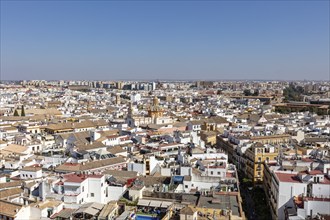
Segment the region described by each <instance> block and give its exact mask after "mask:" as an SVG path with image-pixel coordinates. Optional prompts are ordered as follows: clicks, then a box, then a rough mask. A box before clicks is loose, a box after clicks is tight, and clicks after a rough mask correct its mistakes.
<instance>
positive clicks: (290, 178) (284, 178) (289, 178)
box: [275, 172, 301, 183]
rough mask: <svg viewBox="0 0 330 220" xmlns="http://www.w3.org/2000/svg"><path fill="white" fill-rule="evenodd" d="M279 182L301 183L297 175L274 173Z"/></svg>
mask: <svg viewBox="0 0 330 220" xmlns="http://www.w3.org/2000/svg"><path fill="white" fill-rule="evenodd" d="M275 175H276V176H277V178H278V179H279V181H280V182H289V183H301V181H300V180H299V178H298V176H297V174H292V173H280V172H275Z"/></svg>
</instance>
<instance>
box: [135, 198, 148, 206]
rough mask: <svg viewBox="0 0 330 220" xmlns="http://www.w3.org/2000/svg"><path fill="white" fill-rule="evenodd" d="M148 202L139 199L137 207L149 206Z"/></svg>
mask: <svg viewBox="0 0 330 220" xmlns="http://www.w3.org/2000/svg"><path fill="white" fill-rule="evenodd" d="M149 203H150V200H145V199H140V200H139V202H138V204H137V205H138V206H149Z"/></svg>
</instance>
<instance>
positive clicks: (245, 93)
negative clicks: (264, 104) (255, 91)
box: [243, 89, 252, 96]
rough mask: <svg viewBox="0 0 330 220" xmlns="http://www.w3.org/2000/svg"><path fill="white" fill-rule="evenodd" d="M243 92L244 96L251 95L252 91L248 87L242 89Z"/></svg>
mask: <svg viewBox="0 0 330 220" xmlns="http://www.w3.org/2000/svg"><path fill="white" fill-rule="evenodd" d="M243 93H244V95H245V96H251V95H252V93H251V91H250V90H249V89H244V91H243Z"/></svg>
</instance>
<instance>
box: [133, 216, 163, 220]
mask: <svg viewBox="0 0 330 220" xmlns="http://www.w3.org/2000/svg"><path fill="white" fill-rule="evenodd" d="M136 220H159V218H158V217H151V216H147V215H137V216H136Z"/></svg>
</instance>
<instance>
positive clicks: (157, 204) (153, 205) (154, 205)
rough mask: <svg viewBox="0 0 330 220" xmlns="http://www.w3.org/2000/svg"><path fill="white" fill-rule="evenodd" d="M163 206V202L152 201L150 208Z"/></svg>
mask: <svg viewBox="0 0 330 220" xmlns="http://www.w3.org/2000/svg"><path fill="white" fill-rule="evenodd" d="M161 204H162V201H157V200H150V204H149V206H150V207H160V206H161Z"/></svg>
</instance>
